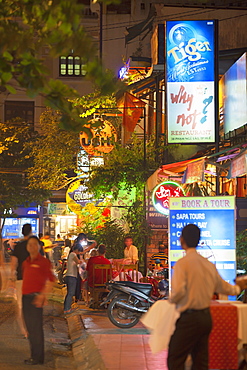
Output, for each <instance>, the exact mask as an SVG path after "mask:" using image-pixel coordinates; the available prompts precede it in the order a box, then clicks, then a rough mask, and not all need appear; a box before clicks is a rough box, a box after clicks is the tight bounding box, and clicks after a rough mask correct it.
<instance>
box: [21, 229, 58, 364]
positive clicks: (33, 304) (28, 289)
mask: <svg viewBox="0 0 247 370" xmlns="http://www.w3.org/2000/svg"><path fill="white" fill-rule="evenodd" d="M27 251H28V252H29V254H30V256H29V257H28V258H27V259H26V260H25V261H24V262H23V264H22V269H23V285H22V306H23V317H24V320H25V324H26V327H27V330H28V339H29V342H30V349H31V357H30V358H29V359H27V360H25V361H24V363H25V364H26V365H37V364H43V363H44V330H43V306H44V304H45V303H46V299H47V295H48V294H49V293H50V292H51V291H52V287H53V284H54V282H55V276H54V274H53V272H52V266H51V262H50V261H49V260H48V259H47V258H45V257H43V256H41V254H40V253H39V252H40V243H39V238H37V237H36V236H30V237H29V239H28V241H27Z"/></svg>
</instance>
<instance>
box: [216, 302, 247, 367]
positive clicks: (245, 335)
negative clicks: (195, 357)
mask: <svg viewBox="0 0 247 370" xmlns="http://www.w3.org/2000/svg"><path fill="white" fill-rule="evenodd" d="M226 302H227V303H226ZM210 311H211V315H212V320H213V329H212V332H211V334H210V338H209V368H210V369H238V361H239V357H238V350H239V349H240V348H242V346H243V344H244V343H247V330H246V328H247V326H246V325H247V305H246V304H241V303H236V302H231V301H225V302H221V303H220V302H217V301H216V302H212V304H211V305H210Z"/></svg>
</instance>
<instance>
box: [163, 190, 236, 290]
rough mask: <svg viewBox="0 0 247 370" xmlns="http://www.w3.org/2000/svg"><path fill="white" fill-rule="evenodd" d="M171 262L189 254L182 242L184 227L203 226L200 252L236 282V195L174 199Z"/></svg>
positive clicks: (228, 278) (171, 200)
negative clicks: (186, 253)
mask: <svg viewBox="0 0 247 370" xmlns="http://www.w3.org/2000/svg"><path fill="white" fill-rule="evenodd" d="M169 210H170V212H169V231H170V234H169V235H170V237H169V263H170V267H171V271H172V267H173V266H174V265H175V263H176V261H177V260H179V259H180V258H182V257H183V256H184V255H185V251H184V250H183V249H182V248H181V245H180V236H181V232H182V229H183V228H184V226H186V225H187V224H195V225H197V226H198V227H199V229H200V230H201V238H200V241H199V245H198V248H197V252H198V253H200V254H201V255H202V256H203V257H205V258H207V259H208V260H209V261H211V262H212V263H213V264H215V266H216V268H217V270H218V271H219V273H220V275H221V276H222V277H223V279H225V280H226V281H228V282H230V283H233V281H234V279H235V278H236V250H235V248H236V245H235V244H236V237H235V229H236V226H235V197H233V196H227V197H223V196H218V197H184V198H177V199H174V198H172V199H170V204H169Z"/></svg>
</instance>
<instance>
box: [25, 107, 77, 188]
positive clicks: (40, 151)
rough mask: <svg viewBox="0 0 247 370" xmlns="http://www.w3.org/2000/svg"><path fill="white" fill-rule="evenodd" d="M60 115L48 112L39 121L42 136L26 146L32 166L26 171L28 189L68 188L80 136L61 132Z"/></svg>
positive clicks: (69, 132)
mask: <svg viewBox="0 0 247 370" xmlns="http://www.w3.org/2000/svg"><path fill="white" fill-rule="evenodd" d="M59 119H60V114H59V113H57V112H55V111H52V110H51V109H48V110H47V111H45V112H44V113H43V114H42V115H41V117H40V127H41V134H40V135H39V136H38V137H37V138H36V140H34V141H33V142H32V143H30V144H29V147H30V149H31V154H32V156H33V165H32V166H31V167H29V169H28V177H29V181H30V184H29V186H30V187H31V188H34V189H37V188H39V187H42V188H43V189H47V190H57V189H59V188H62V187H64V186H65V185H67V184H68V181H69V179H70V178H69V176H68V175H67V171H68V170H74V171H76V155H77V153H78V151H79V149H80V143H79V136H78V134H76V133H75V132H72V131H67V130H64V129H62V128H60V125H59Z"/></svg>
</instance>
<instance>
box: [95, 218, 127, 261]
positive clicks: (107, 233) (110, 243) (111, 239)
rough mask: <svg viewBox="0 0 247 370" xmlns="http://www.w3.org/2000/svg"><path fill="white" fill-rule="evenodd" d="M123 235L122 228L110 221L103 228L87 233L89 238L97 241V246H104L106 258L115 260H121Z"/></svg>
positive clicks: (114, 221) (115, 222)
mask: <svg viewBox="0 0 247 370" xmlns="http://www.w3.org/2000/svg"><path fill="white" fill-rule="evenodd" d="M125 234H126V232H125V230H124V228H123V227H122V226H121V225H120V224H119V223H118V222H117V221H116V220H111V221H106V223H105V225H104V227H102V228H99V229H95V230H94V231H93V232H91V233H89V237H92V238H93V239H95V240H97V242H98V244H99V243H102V244H105V246H106V257H107V258H114V259H116V258H123V250H124V244H123V240H124V236H125Z"/></svg>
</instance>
